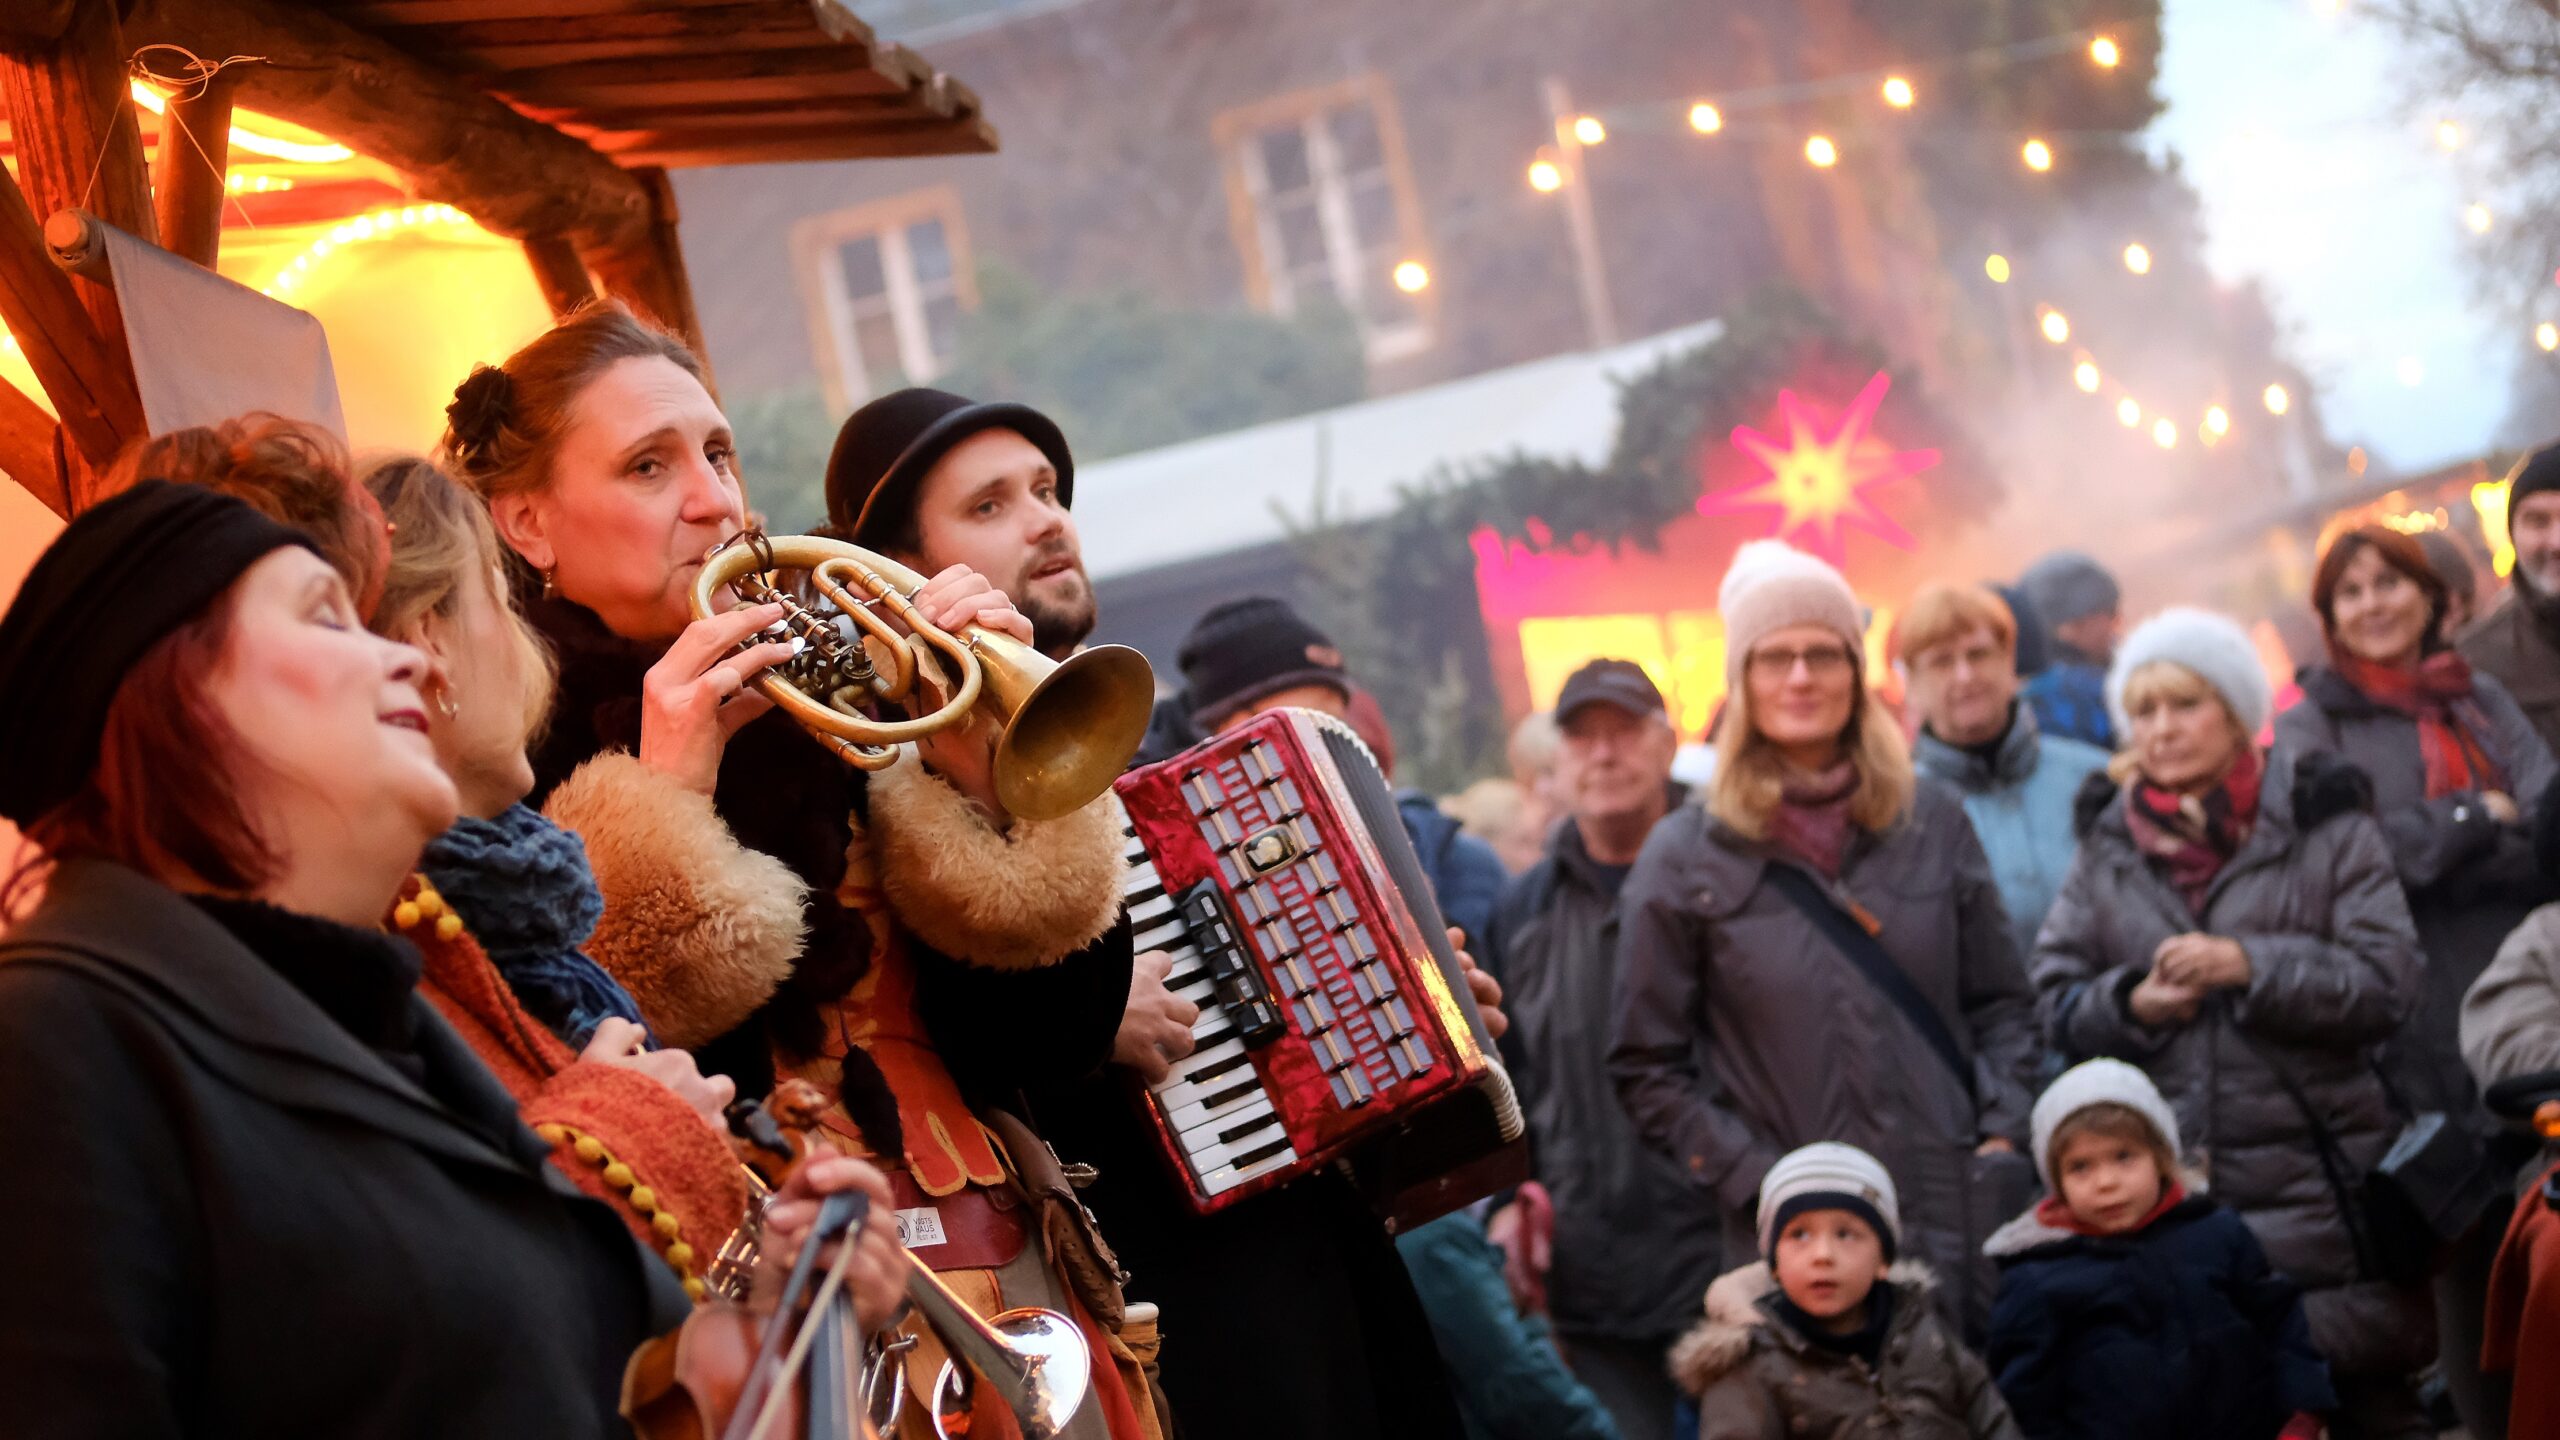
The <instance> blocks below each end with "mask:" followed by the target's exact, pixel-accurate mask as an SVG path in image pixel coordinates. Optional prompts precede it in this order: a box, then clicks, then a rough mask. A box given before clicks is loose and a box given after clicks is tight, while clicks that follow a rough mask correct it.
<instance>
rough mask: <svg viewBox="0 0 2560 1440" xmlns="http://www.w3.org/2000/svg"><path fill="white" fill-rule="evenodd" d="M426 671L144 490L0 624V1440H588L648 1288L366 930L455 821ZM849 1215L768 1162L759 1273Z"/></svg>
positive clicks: (873, 1260)
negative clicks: (825, 1215) (422, 1439)
mask: <svg viewBox="0 0 2560 1440" xmlns="http://www.w3.org/2000/svg"><path fill="white" fill-rule="evenodd" d="M428 670H429V666H428V664H427V661H426V659H425V658H424V656H422V655H421V654H420V652H418V651H417V650H415V649H413V648H411V647H409V646H406V645H400V644H395V643H392V642H390V641H386V640H382V639H379V638H377V637H375V636H372V635H370V634H368V633H366V632H365V630H364V629H363V627H362V626H361V625H360V624H358V623H357V621H356V617H355V607H354V604H353V602H352V601H351V599H350V598H349V596H348V593H347V589H346V585H345V582H344V581H343V580H342V579H341V578H340V577H339V575H338V574H337V573H336V572H335V571H334V570H332V569H331V568H330V567H329V566H328V565H327V564H326V563H325V562H323V561H322V560H321V559H320V557H319V556H318V554H316V553H315V552H314V550H313V548H312V546H311V542H310V541H309V539H308V538H307V537H306V536H304V535H303V534H302V533H301V532H299V531H296V530H292V529H288V528H286V527H284V526H282V525H279V524H277V523H276V522H274V521H272V520H269V519H267V518H265V517H264V516H262V515H260V514H258V513H257V512H256V511H254V510H252V509H251V508H249V507H248V506H246V505H244V504H242V503H241V502H239V501H237V500H234V499H230V498H227V497H224V496H220V495H217V494H214V493H213V492H211V491H207V490H203V489H200V488H197V487H193V486H184V485H172V484H169V483H166V482H162V481H145V482H143V483H141V484H139V485H137V486H135V487H133V488H132V489H130V490H127V491H126V492H124V493H123V494H121V495H118V496H117V497H115V498H114V499H111V500H108V501H106V502H104V503H102V504H99V505H97V506H95V507H93V508H91V509H90V510H87V511H85V512H83V513H82V514H81V515H80V516H79V517H77V518H76V519H74V520H73V521H72V523H71V525H70V526H69V527H68V528H67V529H66V530H65V531H64V532H63V534H62V535H61V536H60V537H59V538H58V539H57V540H56V541H55V542H54V544H53V545H52V546H51V548H49V549H48V550H47V551H46V553H45V554H44V556H43V557H42V558H40V559H39V560H38V561H37V563H36V565H35V568H34V569H33V570H32V571H31V572H30V573H29V575H28V576H27V579H26V581H25V583H24V585H23V586H22V587H21V589H20V590H19V592H18V595H17V597H16V599H15V601H14V602H13V603H12V604H11V606H10V608H9V610H8V612H7V614H6V615H5V617H0V756H5V757H7V759H6V764H5V765H0V816H5V817H6V818H8V819H9V820H10V821H12V822H14V823H15V824H17V825H18V826H20V827H21V828H22V829H23V830H24V832H25V834H26V837H27V840H28V842H29V845H30V846H31V847H32V851H31V853H32V854H34V855H35V856H36V857H37V858H35V859H34V860H33V861H32V862H30V861H29V860H28V859H27V857H26V856H25V855H22V856H21V857H20V860H19V863H17V864H16V865H15V866H14V868H13V870H12V873H11V874H10V876H9V878H8V880H7V882H6V885H5V887H0V901H5V905H6V909H7V910H8V911H9V912H10V913H12V914H13V915H15V916H16V917H17V918H16V923H15V924H14V926H13V928H11V929H10V930H9V931H8V933H7V935H6V937H5V938H0V1153H5V1154H6V1155H8V1157H9V1162H10V1174H11V1179H10V1182H9V1183H8V1184H6V1185H0V1231H5V1233H7V1234H9V1235H10V1236H11V1237H12V1239H13V1241H14V1246H13V1249H14V1254H13V1256H12V1264H11V1267H10V1269H11V1283H10V1284H9V1285H8V1286H7V1287H6V1288H5V1290H0V1434H5V1435H11V1436H17V1435H28V1436H35V1435H42V1436H46V1437H80V1436H90V1435H98V1436H105V1435H116V1436H152V1435H196V1434H207V1435H210V1434H224V1435H230V1434H256V1435H266V1436H293V1435H322V1434H326V1435H374V1434H414V1433H428V1432H436V1433H452V1434H470V1435H541V1436H546V1437H548V1436H603V1435H610V1434H617V1433H621V1427H620V1423H619V1421H618V1420H617V1419H616V1418H615V1404H616V1396H617V1393H618V1391H619V1388H620V1384H621V1380H622V1375H623V1370H624V1366H625V1363H626V1362H627V1360H628V1358H629V1357H630V1355H631V1352H632V1351H633V1350H634V1348H635V1347H637V1346H638V1345H639V1344H640V1343H641V1342H642V1341H644V1340H646V1339H648V1338H649V1337H650V1336H652V1335H654V1334H656V1333H659V1332H662V1331H664V1330H667V1329H669V1328H672V1327H673V1326H674V1325H675V1324H677V1323H678V1322H679V1321H680V1320H682V1319H683V1317H684V1315H685V1314H686V1310H687V1306H686V1304H685V1299H684V1295H683V1293H682V1291H681V1290H680V1289H679V1288H678V1286H677V1284H676V1280H675V1276H674V1274H673V1273H672V1272H671V1271H669V1270H668V1269H667V1267H666V1266H665V1265H664V1264H663V1263H661V1262H660V1261H659V1260H658V1259H657V1257H655V1256H653V1255H652V1254H650V1253H649V1252H648V1251H647V1250H645V1249H644V1248H642V1246H641V1245H640V1243H639V1242H638V1241H637V1240H636V1239H635V1238H634V1237H633V1235H632V1234H631V1232H630V1231H629V1230H628V1229H626V1228H625V1227H624V1225H623V1223H622V1222H621V1221H620V1220H619V1219H618V1218H617V1217H616V1215H615V1213H614V1211H613V1210H611V1209H610V1208H609V1207H607V1206H606V1205H605V1204H604V1203H602V1202H601V1201H597V1200H594V1199H590V1198H588V1197H586V1196H584V1195H582V1194H580V1193H579V1192H578V1191H576V1190H575V1189H574V1187H572V1186H571V1185H570V1184H569V1183H568V1182H567V1181H566V1180H565V1179H562V1178H561V1177H560V1176H558V1175H557V1174H556V1173H555V1172H554V1171H553V1170H552V1169H551V1168H550V1167H549V1166H548V1165H547V1164H546V1163H545V1162H546V1158H547V1156H548V1155H549V1153H550V1147H549V1146H548V1145H547V1144H545V1143H544V1142H543V1141H542V1140H541V1139H539V1138H538V1137H536V1136H535V1135H534V1134H533V1133H532V1132H531V1131H528V1130H526V1129H525V1128H524V1127H523V1125H522V1124H521V1123H520V1122H519V1121H518V1120H517V1118H516V1106H515V1102H514V1101H513V1100H512V1099H511V1098H510V1097H509V1096H508V1094H507V1093H506V1091H505V1090H504V1089H502V1088H501V1087H500V1086H499V1085H498V1083H497V1082H496V1080H495V1079H493V1078H492V1077H491V1076H490V1074H489V1073H488V1071H487V1070H486V1069H485V1068H484V1067H483V1066H482V1065H481V1064H480V1062H479V1061H478V1060H477V1059H476V1058H474V1056H473V1055H472V1053H471V1051H470V1049H469V1048H468V1047H467V1046H466V1045H464V1044H463V1043H462V1042H461V1041H460V1040H459V1039H457V1038H456V1037H455V1035H454V1033H453V1031H452V1030H451V1028H450V1027H449V1026H448V1025H447V1024H446V1023H445V1022H444V1021H443V1020H442V1019H441V1018H439V1017H438V1015H437V1014H436V1013H435V1012H434V1011H433V1010H432V1009H431V1008H430V1007H429V1006H428V1005H427V1003H426V1002H425V1001H424V1000H422V999H421V998H419V996H418V995H417V994H416V986H417V983H418V975H419V961H418V957H417V954H416V952H415V951H414V950H413V949H412V948H411V947H410V946H409V945H408V944H407V943H406V942H404V941H401V940H399V939H397V938H394V937H391V936H387V935H385V934H384V933H383V932H382V931H381V930H380V929H379V928H378V921H379V918H380V917H381V916H382V915H383V914H384V913H385V911H386V910H387V909H388V908H389V906H390V903H391V900H392V898H393V897H394V896H395V895H397V894H398V893H399V891H400V889H401V887H402V885H403V884H404V883H405V882H407V881H408V879H409V876H410V874H411V872H412V871H413V869H414V867H415V866H416V864H417V862H418V856H419V852H420V851H421V849H422V848H423V847H424V846H425V844H426V842H427V841H428V840H429V839H430V838H431V837H433V836H435V835H436V834H438V833H440V832H441V831H443V830H444V829H445V828H446V827H447V826H448V825H450V824H451V823H452V821H453V818H454V815H455V811H456V804H457V800H456V792H455V789H454V786H453V782H452V781H451V780H450V779H448V778H447V777H446V775H445V772H444V770H443V769H442V768H441V767H440V766H439V765H438V764H437V761H436V756H435V751H434V748H433V746H432V745H431V744H430V742H429V740H428V736H427V727H426V719H425V717H426V710H425V702H424V700H423V698H422V695H421V685H422V683H423V682H424V681H425V679H426V678H427V674H428ZM39 889H40V890H41V891H42V896H41V899H37V898H36V897H37V892H38V891H39ZM857 1184H860V1185H865V1186H868V1187H876V1186H877V1177H876V1175H872V1174H870V1173H869V1172H868V1170H867V1167H863V1166H861V1165H859V1164H858V1163H856V1162H853V1161H850V1160H844V1159H833V1160H825V1161H821V1162H819V1163H817V1164H814V1165H811V1166H807V1167H804V1168H803V1170H802V1171H801V1173H800V1176H799V1177H798V1178H796V1179H795V1182H794V1184H793V1186H792V1187H790V1190H789V1191H788V1192H787V1195H788V1197H789V1200H790V1202H791V1203H790V1204H789V1205H787V1206H784V1207H778V1208H777V1211H776V1213H775V1214H774V1215H773V1216H772V1217H771V1223H772V1225H773V1226H774V1227H775V1228H774V1230H773V1231H771V1232H769V1234H770V1235H771V1237H772V1238H771V1239H770V1241H769V1244H768V1250H767V1253H768V1255H769V1256H772V1255H780V1256H785V1257H787V1256H788V1255H789V1254H790V1253H791V1251H792V1250H793V1249H794V1248H796V1242H797V1238H798V1235H799V1234H801V1233H805V1228H806V1225H807V1223H808V1220H809V1218H810V1215H811V1213H812V1211H813V1210H814V1206H813V1205H811V1204H809V1203H807V1202H808V1201H809V1200H810V1198H811V1197H813V1196H814V1195H815V1194H817V1193H820V1192H823V1191H828V1190H836V1189H843V1188H848V1187H850V1186H854V1185H857ZM881 1198H883V1199H885V1195H882V1197H881ZM889 1245H890V1242H889V1241H888V1240H887V1238H886V1235H885V1231H884V1230H882V1229H880V1228H877V1227H875V1228H872V1229H869V1230H866V1233H865V1236H864V1243H863V1246H862V1257H861V1258H860V1259H859V1260H858V1261H857V1262H856V1265H855V1273H856V1280H857V1287H856V1289H857V1294H858V1295H859V1296H862V1297H865V1298H866V1299H867V1300H868V1302H869V1303H868V1305H867V1306H866V1307H865V1309H866V1312H867V1313H866V1314H865V1315H864V1319H865V1320H867V1321H871V1322H875V1323H876V1322H877V1321H878V1320H880V1319H882V1318H883V1317H884V1315H885V1312H886V1311H887V1310H888V1309H889V1308H891V1307H892V1306H893V1305H894V1303H895V1296H896V1294H897V1290H898V1286H897V1283H896V1280H895V1278H894V1277H895V1276H896V1274H897V1273H898V1272H897V1268H896V1267H897V1266H898V1265H899V1264H901V1263H902V1262H900V1261H898V1259H897V1257H896V1256H895V1255H894V1253H892V1252H891V1251H890V1249H889Z"/></svg>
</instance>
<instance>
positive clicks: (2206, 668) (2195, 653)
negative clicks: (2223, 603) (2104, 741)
mask: <svg viewBox="0 0 2560 1440" xmlns="http://www.w3.org/2000/svg"><path fill="white" fill-rule="evenodd" d="M2156 660H2166V661H2168V662H2169V663H2170V664H2172V665H2176V666H2179V667H2181V668H2183V669H2186V670H2191V671H2193V672H2195V675H2196V677H2197V678H2198V679H2201V680H2203V681H2204V683H2206V684H2207V685H2210V686H2212V687H2213V688H2214V690H2215V692H2216V693H2218V694H2220V695H2221V696H2222V703H2223V704H2225V705H2228V706H2230V707H2231V713H2232V714H2233V715H2235V716H2238V717H2239V720H2240V728H2241V729H2242V730H2244V731H2246V732H2248V733H2249V734H2251V735H2255V734H2257V733H2258V732H2259V731H2260V730H2262V729H2264V728H2266V724H2267V716H2268V715H2269V714H2270V713H2272V712H2273V711H2274V709H2275V692H2274V691H2273V690H2272V689H2271V688H2269V686H2268V684H2267V671H2266V667H2265V666H2263V665H2261V664H2259V663H2258V647H2257V646H2256V645H2255V644H2253V643H2252V642H2251V641H2250V639H2249V632H2248V631H2246V630H2243V629H2241V628H2240V626H2239V624H2238V623H2237V622H2236V621H2233V620H2230V619H2227V618H2225V617H2223V616H2220V615H2216V614H2214V613H2213V612H2212V611H2210V610H2194V609H2189V608H2187V607H2185V606H2174V607H2172V608H2170V609H2167V610H2163V611H2161V612H2160V613H2159V614H2157V615H2154V616H2152V617H2151V618H2150V619H2148V620H2145V621H2143V622H2142V623H2141V624H2139V625H2136V626H2135V627H2133V633H2132V634H2130V635H2127V636H2126V637H2124V643H2123V644H2122V645H2119V646H2117V647H2116V660H2115V664H2113V665H2112V666H2109V667H2108V669H2107V711H2108V713H2109V714H2111V715H2113V716H2114V717H2115V722H2116V734H2117V735H2118V736H2120V737H2121V736H2124V735H2127V734H2129V733H2131V731H2132V729H2133V721H2132V720H2131V719H2130V718H2128V717H2127V716H2126V715H2125V713H2124V682H2125V680H2126V679H2127V678H2128V677H2130V676H2131V675H2132V674H2133V672H2135V671H2136V670H2139V669H2141V668H2142V667H2143V666H2145V665H2148V664H2151V663H2152V662H2153V661H2156Z"/></svg>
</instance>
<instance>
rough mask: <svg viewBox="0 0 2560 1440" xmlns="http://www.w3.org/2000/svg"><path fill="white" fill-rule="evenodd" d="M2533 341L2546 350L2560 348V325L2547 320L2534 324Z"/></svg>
mask: <svg viewBox="0 0 2560 1440" xmlns="http://www.w3.org/2000/svg"><path fill="white" fill-rule="evenodd" d="M2533 343H2534V344H2536V345H2539V346H2541V347H2542V348H2543V349H2545V350H2560V325H2554V324H2552V323H2551V322H2550V321H2548V320H2545V321H2543V322H2542V323H2541V324H2539V325H2536V326H2534V327H2533Z"/></svg>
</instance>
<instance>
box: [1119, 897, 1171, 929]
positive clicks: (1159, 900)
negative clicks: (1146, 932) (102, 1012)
mask: <svg viewBox="0 0 2560 1440" xmlns="http://www.w3.org/2000/svg"><path fill="white" fill-rule="evenodd" d="M1172 914H1173V897H1172V896H1170V895H1158V896H1156V897H1155V898H1154V899H1152V900H1141V901H1139V902H1137V903H1136V904H1134V905H1131V906H1130V907H1129V927H1130V928H1131V929H1133V930H1143V929H1147V928H1149V927H1151V926H1155V925H1158V924H1161V923H1163V922H1164V921H1165V920H1166V919H1167V918H1168V917H1170V916H1171V915H1172Z"/></svg>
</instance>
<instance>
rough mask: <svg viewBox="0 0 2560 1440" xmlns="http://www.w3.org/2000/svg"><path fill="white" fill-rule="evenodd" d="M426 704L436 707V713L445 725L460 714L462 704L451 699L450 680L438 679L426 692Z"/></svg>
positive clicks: (451, 685)
mask: <svg viewBox="0 0 2560 1440" xmlns="http://www.w3.org/2000/svg"><path fill="white" fill-rule="evenodd" d="M427 703H428V704H430V705H433V706H434V707H436V713H437V714H438V715H441V716H443V717H444V718H445V722H446V723H447V724H451V723H452V721H453V718H454V717H455V716H457V715H460V714H461V713H462V702H461V701H459V700H456V699H454V698H453V682H452V681H450V680H444V679H441V678H439V680H438V681H437V683H436V684H435V685H434V686H433V687H432V688H431V689H430V690H429V691H428V694H427Z"/></svg>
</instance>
